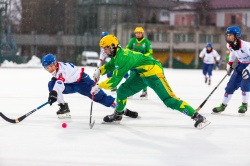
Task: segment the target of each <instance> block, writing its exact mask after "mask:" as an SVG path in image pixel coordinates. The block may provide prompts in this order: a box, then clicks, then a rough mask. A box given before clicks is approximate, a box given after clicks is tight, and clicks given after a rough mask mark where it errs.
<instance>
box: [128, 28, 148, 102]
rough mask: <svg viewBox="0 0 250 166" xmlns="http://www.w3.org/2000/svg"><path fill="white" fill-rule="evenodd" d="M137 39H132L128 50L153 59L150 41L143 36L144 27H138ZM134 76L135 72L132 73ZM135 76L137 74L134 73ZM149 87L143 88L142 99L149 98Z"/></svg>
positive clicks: (136, 29) (135, 31)
mask: <svg viewBox="0 0 250 166" xmlns="http://www.w3.org/2000/svg"><path fill="white" fill-rule="evenodd" d="M134 33H135V37H133V38H131V39H130V41H129V43H128V45H127V47H126V48H127V49H130V50H132V51H136V52H140V53H143V54H144V55H145V56H150V57H152V54H153V50H152V46H151V43H150V41H149V40H148V39H147V38H145V37H144V36H143V34H144V30H143V28H142V27H136V28H135V30H134ZM131 74H133V72H131ZM134 74H135V73H134ZM147 96H148V93H147V87H145V88H143V90H142V94H141V96H140V97H141V98H147Z"/></svg>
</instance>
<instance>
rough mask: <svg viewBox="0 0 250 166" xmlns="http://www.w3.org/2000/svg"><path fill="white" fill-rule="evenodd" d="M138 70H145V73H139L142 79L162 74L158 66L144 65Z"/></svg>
mask: <svg viewBox="0 0 250 166" xmlns="http://www.w3.org/2000/svg"><path fill="white" fill-rule="evenodd" d="M137 69H144V70H145V72H142V73H139V74H140V76H141V77H148V76H152V75H155V73H162V72H163V71H162V68H161V67H160V66H158V65H143V66H139V67H137Z"/></svg>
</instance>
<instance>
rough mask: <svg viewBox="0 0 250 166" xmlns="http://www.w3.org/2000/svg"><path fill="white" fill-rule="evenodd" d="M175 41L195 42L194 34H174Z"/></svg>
mask: <svg viewBox="0 0 250 166" xmlns="http://www.w3.org/2000/svg"><path fill="white" fill-rule="evenodd" d="M174 42H175V43H180V42H181V43H188V42H194V34H174Z"/></svg>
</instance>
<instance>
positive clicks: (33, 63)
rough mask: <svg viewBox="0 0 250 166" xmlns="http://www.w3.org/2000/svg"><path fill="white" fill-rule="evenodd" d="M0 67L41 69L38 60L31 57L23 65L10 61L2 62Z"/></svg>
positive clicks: (39, 60)
mask: <svg viewBox="0 0 250 166" xmlns="http://www.w3.org/2000/svg"><path fill="white" fill-rule="evenodd" d="M1 67H6V68H11V67H14V68H17V67H20V68H25V67H28V68H29V67H30V68H40V67H42V63H41V59H40V58H38V57H36V56H35V55H33V56H32V57H31V59H30V60H29V61H28V62H27V63H23V64H17V63H15V62H12V61H7V60H4V61H3V63H2V64H1Z"/></svg>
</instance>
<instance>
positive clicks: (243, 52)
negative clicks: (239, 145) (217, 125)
mask: <svg viewBox="0 0 250 166" xmlns="http://www.w3.org/2000/svg"><path fill="white" fill-rule="evenodd" d="M240 37H241V30H240V28H239V27H237V26H230V27H228V28H227V30H226V41H227V49H229V50H230V55H229V62H228V63H227V73H228V75H231V72H232V71H233V74H232V76H231V78H230V80H229V82H228V83H227V86H226V88H225V90H226V92H225V94H224V98H223V101H222V103H221V105H220V106H219V107H215V108H214V109H213V112H214V113H220V112H222V111H224V110H225V108H226V107H227V104H228V102H229V101H230V99H231V97H232V95H233V93H234V91H235V90H237V89H238V88H239V87H240V88H241V90H242V105H241V106H240V107H239V110H238V113H239V114H240V115H244V113H245V112H246V111H247V106H248V99H249V91H250V65H249V64H250V43H249V42H246V41H244V40H241V38H240ZM236 58H237V59H238V63H237V65H236V67H235V68H233V63H234V61H235V60H236Z"/></svg>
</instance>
